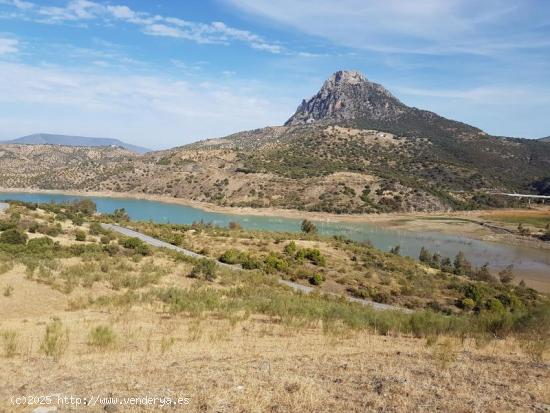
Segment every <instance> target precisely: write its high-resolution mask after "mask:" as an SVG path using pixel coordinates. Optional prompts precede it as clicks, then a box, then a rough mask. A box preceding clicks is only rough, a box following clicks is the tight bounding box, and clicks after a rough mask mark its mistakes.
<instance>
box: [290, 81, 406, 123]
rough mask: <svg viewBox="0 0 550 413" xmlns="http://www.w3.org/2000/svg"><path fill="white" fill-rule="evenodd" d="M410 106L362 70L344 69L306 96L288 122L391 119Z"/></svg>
mask: <svg viewBox="0 0 550 413" xmlns="http://www.w3.org/2000/svg"><path fill="white" fill-rule="evenodd" d="M407 109H408V107H407V106H405V105H404V104H403V103H401V102H400V101H399V99H397V98H396V97H395V96H393V95H392V94H391V93H390V92H389V91H388V90H387V89H385V88H384V87H383V86H381V85H379V84H377V83H373V82H370V81H369V80H367V78H366V77H364V76H363V75H362V74H361V73H359V72H356V71H346V70H341V71H338V72H336V73H334V74H333V75H332V76H330V77H329V78H328V79H327V80H326V81H325V83H324V84H323V87H322V88H321V90H319V92H318V93H317V94H316V95H315V96H313V97H312V98H311V99H309V100H308V101H306V100H303V101H302V103H301V104H300V106H299V107H298V109H297V110H296V113H295V114H294V115H293V116H292V117H291V118H290V119H289V120H288V121H287V122H286V123H285V125H286V126H293V125H303V124H308V123H312V122H317V121H328V122H339V121H346V120H351V119H358V118H365V117H366V118H369V119H376V120H389V119H394V118H395V117H397V116H399V115H401V114H403V113H405V112H406V111H407Z"/></svg>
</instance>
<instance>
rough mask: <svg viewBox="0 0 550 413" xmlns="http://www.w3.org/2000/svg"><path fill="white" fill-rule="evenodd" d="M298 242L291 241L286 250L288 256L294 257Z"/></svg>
mask: <svg viewBox="0 0 550 413" xmlns="http://www.w3.org/2000/svg"><path fill="white" fill-rule="evenodd" d="M296 249H297V247H296V242H294V241H290V243H288V244H287V245H286V246H285V248H284V253H285V254H286V255H290V256H293V255H294V254H295V253H296Z"/></svg>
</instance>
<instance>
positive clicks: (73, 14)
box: [0, 0, 283, 53]
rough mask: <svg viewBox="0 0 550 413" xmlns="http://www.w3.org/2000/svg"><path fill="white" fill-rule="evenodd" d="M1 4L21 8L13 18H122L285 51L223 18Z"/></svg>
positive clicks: (197, 37)
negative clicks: (210, 19)
mask: <svg viewBox="0 0 550 413" xmlns="http://www.w3.org/2000/svg"><path fill="white" fill-rule="evenodd" d="M0 4H7V5H11V6H13V7H15V8H17V9H18V10H19V14H13V15H12V16H11V17H12V18H22V19H31V20H35V21H37V22H40V23H49V24H61V23H73V24H75V23H77V24H78V23H79V24H82V23H86V22H92V21H100V22H102V23H112V22H113V21H122V22H125V23H128V24H133V25H136V26H138V27H139V28H140V29H141V31H142V33H144V34H146V35H150V36H158V37H171V38H178V39H184V40H189V41H194V42H197V43H202V44H206V43H210V44H225V45H229V44H231V43H234V42H241V43H244V44H247V45H248V46H249V47H251V48H252V49H255V50H261V51H266V52H269V53H281V52H282V51H283V47H282V46H281V45H279V44H277V43H273V42H269V41H267V40H265V39H264V38H263V37H261V36H259V35H257V34H255V33H252V32H250V31H248V30H241V29H237V28H234V27H230V26H228V25H226V24H225V23H223V22H212V23H201V22H193V21H187V20H183V19H180V18H177V17H172V16H160V15H153V14H151V13H147V12H141V11H136V10H133V9H131V8H130V7H128V6H126V5H104V4H102V3H98V2H94V1H90V0H70V1H68V2H67V3H66V5H65V6H62V7H60V6H42V5H39V4H38V3H31V2H27V1H22V0H0Z"/></svg>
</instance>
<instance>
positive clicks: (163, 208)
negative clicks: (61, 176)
mask: <svg viewBox="0 0 550 413" xmlns="http://www.w3.org/2000/svg"><path fill="white" fill-rule="evenodd" d="M78 198H82V197H79V196H70V195H60V194H38V193H24V192H23V193H0V199H4V200H7V199H16V200H21V201H28V202H67V201H70V200H74V199H78ZM89 198H91V199H93V200H94V202H95V203H96V204H97V209H98V211H99V212H113V211H114V210H115V209H116V208H124V209H126V211H127V212H128V215H129V216H130V217H131V218H132V219H134V220H142V221H148V220H152V221H154V222H160V223H175V224H191V223H193V222H196V221H201V220H202V221H204V222H212V223H213V224H215V225H219V226H227V225H228V224H229V222H230V221H234V222H238V223H240V224H241V225H242V226H243V227H244V228H247V229H260V230H268V231H289V232H298V231H300V224H301V220H299V219H293V218H282V217H265V216H252V215H248V216H247V215H234V214H227V213H217V212H208V211H203V210H201V209H197V208H192V207H188V206H184V205H177V204H170V203H163V202H158V201H148V200H140V199H129V198H104V197H89ZM316 225H317V228H318V229H319V232H320V233H322V234H326V235H342V236H344V237H347V238H350V239H353V240H357V241H366V240H368V241H370V242H372V244H373V245H374V246H376V247H377V248H380V249H382V250H384V251H388V250H389V249H390V248H392V247H394V246H396V245H400V246H401V253H402V254H403V255H407V256H410V257H413V258H417V257H418V254H419V252H420V248H421V247H422V246H424V247H426V248H428V249H429V250H430V251H432V252H438V253H439V254H441V255H442V256H448V257H454V256H455V255H456V254H457V253H458V251H463V252H464V253H465V254H466V256H467V257H468V259H469V260H470V261H472V262H473V263H474V264H475V265H477V266H480V265H483V264H484V263H486V262H488V263H489V265H490V266H491V267H492V268H494V269H499V268H504V267H505V266H507V265H510V264H512V265H514V268H515V271H516V273H521V271H522V270H524V271H526V270H527V271H529V272H532V273H537V274H539V275H544V276H548V277H550V254H549V253H548V251H543V250H537V249H534V248H529V247H523V246H510V245H503V244H497V243H491V242H484V241H478V240H474V239H469V238H467V237H462V236H455V235H446V234H441V233H437V232H412V231H400V230H394V229H388V228H383V227H380V226H377V225H375V224H372V223H357V222H353V223H344V222H330V221H326V220H324V221H319V222H316Z"/></svg>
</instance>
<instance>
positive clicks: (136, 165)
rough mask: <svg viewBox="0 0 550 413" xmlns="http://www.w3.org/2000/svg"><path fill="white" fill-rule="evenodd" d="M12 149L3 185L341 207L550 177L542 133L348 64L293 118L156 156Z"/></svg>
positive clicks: (536, 188)
mask: <svg viewBox="0 0 550 413" xmlns="http://www.w3.org/2000/svg"><path fill="white" fill-rule="evenodd" d="M0 148H2V149H1V151H0V164H1V168H0V186H2V187H12V188H15V187H17V188H41V189H73V190H92V191H116V192H134V193H147V194H154V195H162V196H168V197H177V198H186V199H190V200H196V201H201V202H209V203H213V204H217V205H220V206H233V207H240V206H242V207H276V208H294V209H301V210H310V211H325V212H334V213H371V212H392V211H443V210H458V209H471V208H483V207H504V206H514V203H517V202H518V201H517V200H513V201H511V200H508V199H505V198H502V197H499V196H497V195H494V194H493V193H495V192H507V191H514V192H516V191H517V192H528V193H529V192H531V193H544V191H546V190H547V187H548V184H547V183H548V180H549V179H550V145H547V144H546V143H544V142H542V141H541V140H527V139H518V138H504V137H494V136H490V135H487V134H486V133H484V132H483V131H481V130H479V129H477V128H475V127H472V126H469V125H466V124H463V123H460V122H456V121H452V120H449V119H446V118H443V117H441V116H439V115H437V114H435V113H432V112H428V111H424V110H420V109H417V108H412V107H408V106H406V105H405V104H403V103H402V102H400V101H399V100H398V99H397V98H395V97H394V96H393V95H392V94H391V93H390V92H388V91H387V90H386V89H384V88H383V87H382V86H381V85H378V84H375V83H372V82H370V81H368V80H367V79H366V78H365V77H363V76H362V75H361V74H359V73H357V72H342V71H341V72H336V73H335V74H333V75H332V76H331V77H330V78H329V79H328V80H327V81H326V82H325V84H324V85H323V86H322V88H321V90H320V91H319V92H318V93H317V94H316V95H315V96H314V97H312V98H311V99H309V100H308V101H303V102H302V104H301V105H300V106H299V107H298V109H297V111H296V113H295V114H294V115H293V116H292V117H291V118H290V119H289V120H288V121H287V122H286V123H285V125H284V126H275V127H267V128H262V129H256V130H251V131H245V132H240V133H236V134H233V135H230V136H227V137H225V138H219V139H210V140H205V141H199V142H196V143H193V144H190V145H186V146H182V147H178V148H173V149H170V150H165V151H157V152H151V153H147V154H144V155H136V154H133V153H130V152H128V151H124V150H122V149H120V148H114V147H106V148H100V149H98V148H88V149H86V148H62V149H61V148H60V147H58V146H47V145H43V146H34V147H33V149H31V148H30V147H28V146H24V145H23V146H16V145H7V146H5V145H2V146H0ZM541 191H542V192H541Z"/></svg>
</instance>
